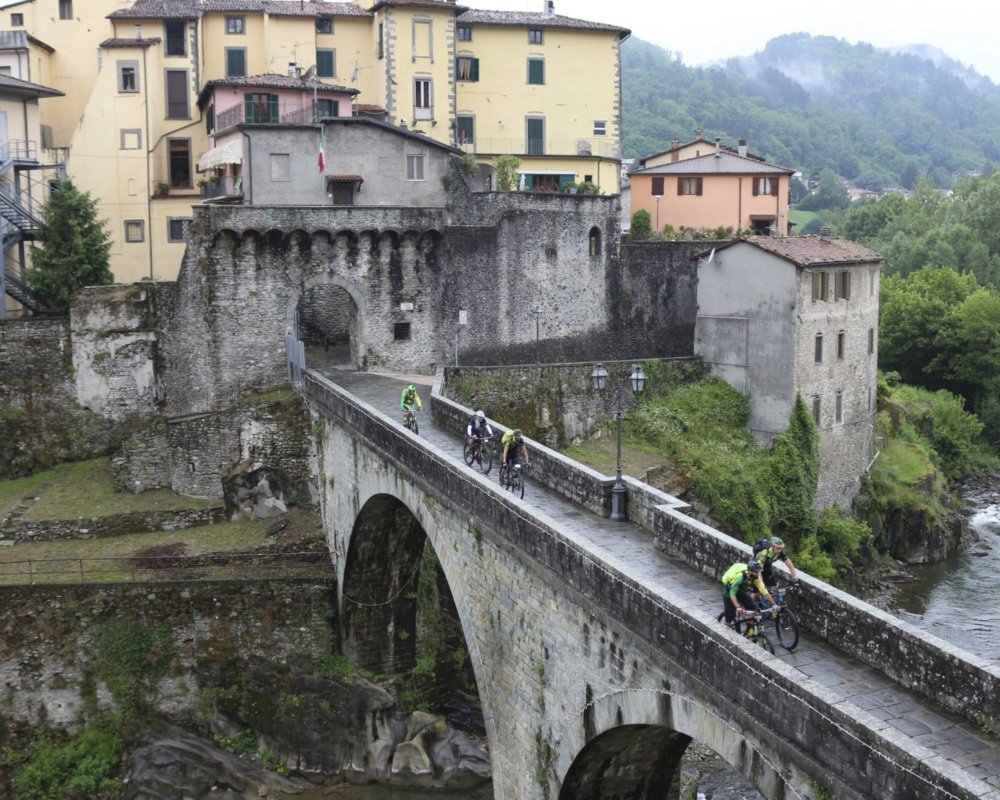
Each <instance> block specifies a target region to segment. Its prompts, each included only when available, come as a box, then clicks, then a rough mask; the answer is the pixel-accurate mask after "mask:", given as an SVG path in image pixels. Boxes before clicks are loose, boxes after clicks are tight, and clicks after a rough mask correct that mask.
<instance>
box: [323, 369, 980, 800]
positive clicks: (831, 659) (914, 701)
mask: <svg viewBox="0 0 1000 800" xmlns="http://www.w3.org/2000/svg"><path fill="white" fill-rule="evenodd" d="M325 374H326V375H327V377H329V378H330V379H331V380H333V381H334V382H336V383H337V384H339V385H340V386H342V387H344V388H345V389H347V390H348V391H349V392H351V393H352V394H354V395H355V396H357V397H359V398H360V399H362V400H364V401H365V402H367V403H369V404H370V405H371V406H373V407H374V408H376V409H378V410H379V411H381V412H382V413H384V414H386V415H388V416H389V417H391V418H393V419H401V412H400V410H399V395H400V392H401V391H402V389H403V387H404V386H405V385H406V383H405V382H404V381H400V380H396V379H394V378H392V377H387V376H382V375H377V374H373V373H361V372H349V371H339V370H328V371H326V373H325ZM424 380H426V379H424ZM423 388H424V387H422V386H420V385H418V386H417V390H418V392H417V393H418V394H420V395H421V399H422V400H423V401H424V404H425V407H426V406H427V405H428V404H429V401H430V389H429V387H428V388H427V389H426V391H423ZM418 422H419V424H420V436H421V437H422V438H424V439H426V440H427V441H428V442H430V443H431V444H433V445H434V446H436V447H438V448H440V449H441V450H443V451H444V452H446V453H449V452H450V453H453V454H454V457H455V460H456V462H458V463H459V464H460V465H461V467H462V468H463V469H468V467H466V466H465V462H464V461H463V460H462V447H463V445H464V440H462V439H459V438H457V437H455V436H452V435H451V434H450V433H447V432H445V431H442V430H440V429H438V428H437V427H435V425H434V424H433V423H432V422H431V418H430V414H428V413H427V412H426V411H425V412H423V413H420V414H418ZM496 473H497V467H496V466H494V468H493V470H492V472H491V473H490V477H492V478H494V479H495V477H496ZM525 485H526V488H525V495H524V500H522V501H520V502H523V503H525V504H526V505H528V506H530V507H533V508H537V509H539V510H540V511H542V512H543V513H545V514H547V515H548V516H549V517H551V518H552V519H556V520H559V521H560V522H561V523H562V524H563V525H566V526H567V527H569V528H571V529H572V530H573V531H574V533H575V534H576V535H577V536H579V537H581V539H583V540H585V541H586V542H588V543H589V544H590V546H591V547H592V548H593V549H594V551H595V552H597V553H600V554H602V555H603V556H604V557H605V558H606V560H607V561H608V562H609V563H611V564H613V565H615V566H616V567H618V568H619V569H621V570H622V571H623V572H626V573H627V574H629V575H632V576H634V577H636V578H641V579H643V580H644V582H648V585H650V586H653V587H656V589H657V590H658V591H659V592H661V593H662V594H663V596H665V597H676V596H677V594H678V591H679V590H680V591H683V592H684V594H685V596H686V598H687V599H688V600H689V602H690V603H691V604H692V605H695V606H700V607H701V608H702V610H704V611H705V612H706V613H709V614H714V613H716V612H718V611H721V609H722V600H721V595H720V591H719V586H718V585H717V583H716V582H715V581H713V580H711V579H710V578H708V577H706V576H705V575H702V574H700V573H698V572H695V571H694V570H692V569H690V568H689V567H687V566H686V565H682V564H680V563H679V562H677V561H674V560H673V559H671V558H670V557H669V556H667V555H665V554H664V553H663V552H661V551H660V550H658V549H657V548H656V547H655V546H654V542H653V537H652V536H651V535H650V534H649V532H648V531H645V530H643V529H641V528H640V527H639V526H637V525H634V524H632V523H630V522H625V523H622V522H611V521H609V520H607V519H604V518H603V517H598V516H595V515H593V514H591V513H590V512H588V511H586V510H584V509H582V508H581V507H580V506H577V505H575V504H573V503H571V502H570V501H569V500H566V499H565V498H563V497H561V496H560V495H557V494H555V493H553V492H550V491H548V490H547V489H546V488H545V487H542V486H540V485H539V484H538V483H535V482H533V481H532V480H531V476H530V473H529V475H528V478H527V480H526V481H525ZM733 635H734V636H735V635H736V634H733ZM771 638H772V640H773V641H774V642H775V647H776V650H777V654H776V656H775V657H776V658H780V659H781V660H782V661H783V662H785V664H788V665H790V666H792V667H794V668H795V669H797V670H798V671H799V672H801V673H802V674H803V675H804V676H807V677H808V678H810V679H811V680H813V681H815V682H816V683H818V684H819V685H821V686H824V687H826V688H827V689H828V690H829V691H831V692H832V693H833V694H834V695H836V696H837V697H838V698H839V699H841V700H846V701H848V702H850V703H853V704H854V705H855V706H857V707H858V708H860V709H863V710H864V711H866V712H867V713H869V714H871V715H873V716H874V717H876V718H878V719H880V720H883V721H885V722H886V723H887V724H888V725H890V726H891V727H892V728H894V729H896V730H897V731H898V732H899V733H900V734H902V735H903V736H905V737H908V738H909V739H910V741H911V743H912V744H913V745H919V746H921V747H924V748H926V749H927V750H928V751H930V752H931V753H932V754H934V755H937V756H939V757H941V758H945V759H948V760H950V761H952V762H953V763H954V764H955V765H956V766H957V767H958V768H960V769H961V770H962V771H964V772H965V773H966V774H968V775H970V776H973V777H976V778H979V779H981V780H983V781H985V782H986V783H988V784H990V785H991V786H993V787H995V788H1000V739H998V738H997V737H994V736H990V735H987V734H985V733H983V732H982V731H980V730H979V729H978V728H976V727H975V726H973V725H972V724H970V723H968V722H965V721H964V720H963V719H961V718H959V717H957V716H955V715H954V714H951V713H950V712H948V711H946V710H945V709H943V708H942V707H941V706H939V705H937V704H935V703H932V702H930V701H929V700H927V699H926V698H924V697H922V696H921V695H918V694H916V693H914V692H910V691H908V690H907V689H905V688H903V687H902V686H900V685H899V684H898V683H896V682H895V681H892V680H890V679H889V678H887V677H886V676H885V675H883V674H882V673H880V672H877V671H875V670H873V669H871V668H870V667H868V666H866V665H865V664H864V663H862V662H861V661H859V660H858V659H856V658H854V657H853V656H849V655H846V654H844V653H842V652H840V651H839V650H837V649H836V648H834V647H833V646H832V645H830V644H828V643H826V642H819V641H817V640H815V639H812V638H811V637H809V636H808V635H807V634H803V635H802V639H801V641H800V643H799V646H798V647H797V648H796V649H795V651H794V652H792V653H788V652H786V651H785V650H784V649H782V648H781V647H780V646H778V644H777V641H776V637H775V636H774V635H773V632H772V634H771ZM914 750H915V748H914ZM911 752H912V751H911ZM873 800H877V799H874V798H873Z"/></svg>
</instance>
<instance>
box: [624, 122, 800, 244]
mask: <svg viewBox="0 0 1000 800" xmlns="http://www.w3.org/2000/svg"><path fill="white" fill-rule="evenodd" d="M640 165H641V166H640V167H639V169H637V170H634V171H633V172H631V173H630V174H629V180H630V186H631V188H630V209H631V213H632V214H635V213H636V212H637V211H640V210H643V211H646V212H648V213H649V218H650V220H651V221H652V226H653V230H654V231H658V232H662V231H663V230H664V228H666V227H667V226H668V225H669V226H670V227H671V228H673V230H674V231H675V232H677V233H683V232H685V231H696V232H704V231H706V230H709V229H712V228H724V229H728V230H731V231H732V232H734V233H735V232H738V231H745V232H747V231H748V232H752V233H756V234H771V235H778V236H786V235H788V233H789V226H788V202H789V180H790V178H791V176H792V175H793V174H794V170H791V169H788V168H787V167H780V166H778V165H776V164H768V163H767V162H766V161H764V160H763V159H761V158H759V157H757V156H753V155H750V154H748V153H747V148H746V143H745V142H742V141H741V142H740V145H739V147H738V148H737V149H736V150H733V149H731V148H728V147H723V146H722V143H721V141H720V140H719V139H716V140H715V141H714V142H708V141H707V140H705V139H703V138H701V137H700V136H699V137H698V138H696V139H695V140H694V141H692V142H688V143H687V144H683V145H682V144H679V143H678V142H676V141H675V142H674V143H673V144H672V146H671V148H670V149H669V150H666V151H664V152H662V153H657V154H656V155H653V156H647V157H646V158H644V159H640Z"/></svg>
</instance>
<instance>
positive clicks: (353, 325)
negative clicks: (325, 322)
mask: <svg viewBox="0 0 1000 800" xmlns="http://www.w3.org/2000/svg"><path fill="white" fill-rule="evenodd" d="M323 286H330V287H336V288H338V289H339V290H341V291H342V292H343V293H345V294H346V296H347V297H348V298H349V301H350V305H351V306H352V309H351V311H350V312H349V314H350V319H349V320H347V323H346V332H347V336H348V339H349V342H350V363H351V364H352V366H353V367H354V368H355V369H363V368H364V366H365V363H366V353H367V331H366V327H367V315H368V303H367V301H366V300H365V295H364V293H363V292H362V291H361V289H360V287H358V286H357V285H356V284H355V283H353V282H352V281H349V280H346V279H345V278H342V277H341V276H340V275H336V274H332V273H324V274H321V275H314V276H313V277H311V278H308V279H307V280H305V281H304V282H303V283H302V286H301V289H300V291H298V292H293V293H292V295H291V296H290V297H289V300H288V307H287V309H286V312H285V327H286V331H287V332H288V333H289V334H291V333H293V332H295V320H296V311H297V310H298V309H299V304H300V302H301V301H302V300H303V298H305V297H307V296H308V295H309V293H310V291H311V290H313V289H316V288H317V287H323Z"/></svg>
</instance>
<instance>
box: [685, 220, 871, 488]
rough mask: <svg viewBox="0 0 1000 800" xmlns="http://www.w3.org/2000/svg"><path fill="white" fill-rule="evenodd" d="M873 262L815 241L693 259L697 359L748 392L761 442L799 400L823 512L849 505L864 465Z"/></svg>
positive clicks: (738, 244)
mask: <svg viewBox="0 0 1000 800" xmlns="http://www.w3.org/2000/svg"><path fill="white" fill-rule="evenodd" d="M881 262H882V256H880V255H879V254H878V253H876V252H875V251H874V250H870V249H868V248H867V247H863V246H861V245H859V244H855V243H854V242H851V241H848V240H846V239H831V238H829V237H819V236H789V237H770V236H751V237H749V238H746V239H738V240H735V241H732V242H729V243H727V244H724V245H722V246H720V247H717V248H715V249H713V250H711V251H710V252H707V253H703V254H702V255H701V257H700V259H699V262H698V315H697V318H696V321H695V353H696V354H697V355H700V356H701V357H702V358H703V359H704V360H705V362H706V363H707V364H709V365H710V366H711V368H712V371H713V373H715V374H716V375H718V376H720V377H722V378H724V379H725V380H726V381H727V382H728V383H729V384H730V385H732V386H733V387H735V388H736V389H739V390H740V391H742V392H746V393H747V394H748V395H749V396H750V421H749V427H750V430H751V432H752V433H753V436H754V438H755V439H756V440H757V441H758V442H760V443H762V444H770V443H771V442H772V441H773V439H774V437H775V436H776V435H777V434H779V433H782V432H783V431H785V430H787V427H788V420H789V415H790V414H791V411H792V407H793V405H794V403H795V397H796V395H801V396H802V398H803V399H804V400H805V402H806V404H807V405H808V407H809V408H810V409H811V411H812V415H813V419H814V420H815V422H816V427H817V429H818V430H819V434H820V467H821V476H820V485H819V490H818V493H817V501H816V502H817V505H818V506H821V507H822V506H828V505H839V506H843V507H848V506H849V505H850V503H851V500H852V499H853V498H854V495H855V494H857V491H858V487H859V483H860V477H861V475H862V474H864V472H865V470H866V469H867V467H868V465H869V464H870V462H871V459H872V458H873V457H874V421H875V381H876V370H877V365H878V311H879V269H880V264H881Z"/></svg>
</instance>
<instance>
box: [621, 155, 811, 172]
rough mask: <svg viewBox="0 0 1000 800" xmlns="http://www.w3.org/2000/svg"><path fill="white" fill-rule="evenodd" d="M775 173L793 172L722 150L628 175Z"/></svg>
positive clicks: (786, 168) (638, 170)
mask: <svg viewBox="0 0 1000 800" xmlns="http://www.w3.org/2000/svg"><path fill="white" fill-rule="evenodd" d="M776 172H781V173H784V174H786V175H793V174H794V173H795V170H794V169H789V168H788V167H781V166H778V165H777V164H768V163H767V162H766V161H758V160H757V159H756V158H745V157H744V156H740V155H736V154H735V153H732V152H730V151H727V150H725V149H723V150H722V152H721V153H720V154H719V155H716V154H715V153H711V154H710V155H707V156H697V157H696V158H685V159H684V160H682V161H674V162H672V163H670V164H660V165H659V166H656V167H646V168H645V169H637V170H633V171H632V172H630V173H629V175H774V173H776Z"/></svg>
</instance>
